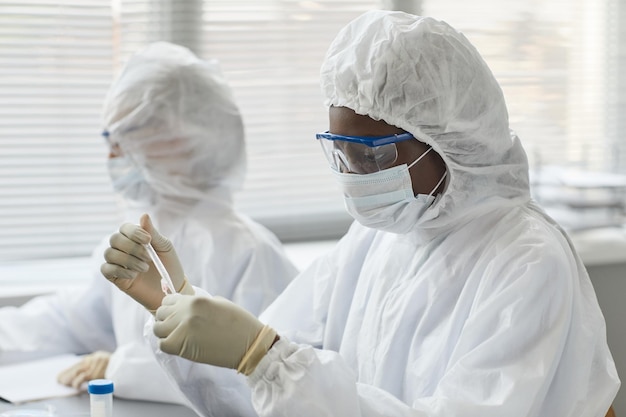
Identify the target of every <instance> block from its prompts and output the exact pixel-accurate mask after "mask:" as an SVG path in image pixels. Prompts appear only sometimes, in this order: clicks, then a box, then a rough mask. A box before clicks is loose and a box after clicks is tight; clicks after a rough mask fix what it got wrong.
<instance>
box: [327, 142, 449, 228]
mask: <svg viewBox="0 0 626 417" xmlns="http://www.w3.org/2000/svg"><path fill="white" fill-rule="evenodd" d="M431 150H432V148H428V150H427V151H426V152H424V153H423V154H422V155H420V157H419V158H417V159H416V160H415V161H413V162H412V163H411V164H410V165H407V164H403V165H398V166H394V167H391V168H387V169H384V170H381V171H378V172H373V173H370V174H347V173H342V172H337V171H333V173H334V175H335V178H336V179H337V182H338V183H339V186H340V188H341V190H342V192H343V195H344V202H345V206H346V209H347V210H348V213H349V214H350V215H351V216H352V217H353V218H354V219H355V220H356V221H358V222H359V223H361V224H362V225H363V226H366V227H371V228H373V229H378V230H383V231H386V232H392V233H408V232H410V231H411V230H412V229H413V228H414V227H415V226H416V225H417V224H418V223H419V219H420V218H421V217H422V215H423V214H424V212H425V211H426V210H427V209H428V207H430V206H431V205H432V203H433V202H434V201H435V196H433V193H434V192H435V190H436V189H437V188H438V187H439V185H440V184H441V183H442V182H443V180H444V179H445V177H446V174H447V172H446V173H444V174H443V176H442V177H441V179H440V180H439V182H438V183H437V185H435V187H434V188H433V189H432V191H431V192H430V193H429V194H417V195H414V194H413V185H412V183H411V175H410V174H409V168H411V167H412V166H413V165H415V164H416V163H417V162H419V161H420V160H421V159H422V158H423V157H424V156H425V155H426V154H427V153H428V152H430V151H431Z"/></svg>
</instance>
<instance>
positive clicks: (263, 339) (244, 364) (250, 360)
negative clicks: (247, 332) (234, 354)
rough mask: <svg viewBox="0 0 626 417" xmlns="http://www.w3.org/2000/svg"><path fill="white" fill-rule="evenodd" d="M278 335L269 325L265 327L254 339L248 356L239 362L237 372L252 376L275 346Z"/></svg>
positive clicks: (247, 353)
mask: <svg viewBox="0 0 626 417" xmlns="http://www.w3.org/2000/svg"><path fill="white" fill-rule="evenodd" d="M276 335H277V333H276V330H274V329H272V328H271V327H270V326H267V325H265V326H263V328H262V329H261V331H260V332H259V334H258V335H257V337H256V339H254V342H252V344H251V345H250V347H249V348H248V351H247V352H246V354H245V355H243V358H241V362H239V365H238V366H237V372H238V373H241V374H244V375H246V376H248V375H250V374H251V373H252V372H253V371H254V370H255V369H256V366H257V365H258V364H259V362H261V359H263V357H264V356H265V354H266V353H267V351H268V350H269V349H270V347H272V345H273V344H274V341H275V339H276Z"/></svg>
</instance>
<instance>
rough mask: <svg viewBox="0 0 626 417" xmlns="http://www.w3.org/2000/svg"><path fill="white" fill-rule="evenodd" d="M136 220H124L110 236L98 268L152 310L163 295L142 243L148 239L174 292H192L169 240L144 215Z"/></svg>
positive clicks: (159, 303) (107, 277)
mask: <svg viewBox="0 0 626 417" xmlns="http://www.w3.org/2000/svg"><path fill="white" fill-rule="evenodd" d="M139 223H140V226H138V225H135V224H131V223H124V224H123V225H122V226H121V227H120V231H119V232H118V233H114V234H113V235H112V236H111V239H110V240H109V242H110V244H111V247H110V248H107V250H106V251H105V252H104V259H105V260H106V263H104V264H102V266H101V267H100V271H101V272H102V275H104V276H105V277H106V279H108V280H109V281H111V282H112V283H113V284H115V285H116V286H117V287H118V288H119V289H120V290H122V291H124V292H125V293H126V294H128V295H130V296H131V297H132V298H134V299H135V300H136V301H138V302H139V303H141V304H142V305H143V306H144V307H145V308H147V309H148V310H149V311H151V312H154V311H155V310H156V309H157V308H158V307H159V306H160V305H161V300H162V299H163V297H164V295H165V294H163V291H162V289H161V276H160V275H159V272H158V271H157V269H156V267H155V266H154V264H153V263H152V261H151V260H150V256H149V255H148V252H147V251H146V248H145V247H144V246H143V245H144V244H147V243H150V242H152V247H153V248H154V250H155V251H156V253H157V255H158V256H159V259H161V262H163V265H164V266H165V269H167V272H168V273H169V275H170V277H171V279H172V282H173V284H174V287H175V288H176V290H177V291H178V292H181V293H183V294H193V293H194V291H193V287H192V286H191V285H189V284H188V283H187V279H186V278H185V273H184V271H183V267H182V265H181V264H180V261H179V260H178V256H177V255H176V251H175V250H174V247H173V246H172V242H170V241H169V239H167V238H166V237H164V236H162V235H161V234H159V232H158V231H157V230H156V229H155V228H154V226H153V225H152V222H151V220H150V216H148V215H147V214H144V215H142V216H141V219H140V221H139Z"/></svg>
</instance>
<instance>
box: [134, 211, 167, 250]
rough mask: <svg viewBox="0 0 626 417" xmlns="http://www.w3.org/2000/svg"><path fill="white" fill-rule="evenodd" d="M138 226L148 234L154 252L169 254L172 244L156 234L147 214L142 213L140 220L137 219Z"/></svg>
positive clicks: (156, 231)
mask: <svg viewBox="0 0 626 417" xmlns="http://www.w3.org/2000/svg"><path fill="white" fill-rule="evenodd" d="M139 224H140V225H141V227H142V228H143V229H144V230H145V231H146V232H148V233H149V234H150V237H151V240H150V242H151V243H152V247H153V248H154V250H155V251H157V252H169V251H170V250H172V248H173V246H172V242H170V240H169V239H168V238H166V237H164V236H163V235H161V234H160V233H159V232H158V230H157V229H156V228H155V227H154V225H153V224H152V219H150V216H149V215H148V214H146V213H144V214H143V215H142V216H141V218H140V219H139Z"/></svg>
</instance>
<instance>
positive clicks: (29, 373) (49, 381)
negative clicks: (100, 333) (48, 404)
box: [0, 355, 81, 404]
mask: <svg viewBox="0 0 626 417" xmlns="http://www.w3.org/2000/svg"><path fill="white" fill-rule="evenodd" d="M80 359H81V357H80V356H76V355H58V356H52V357H49V358H44V359H37V360H33V361H28V362H20V363H17V364H13V365H0V398H2V399H4V400H6V401H9V402H11V403H13V404H20V403H23V402H27V401H35V400H43V399H46V398H54V397H67V396H70V395H76V394H78V393H79V392H80V391H79V390H76V389H74V388H69V387H66V386H65V385H61V384H59V383H58V382H57V375H58V374H59V372H61V371H62V370H64V369H67V368H69V367H70V366H72V365H74V364H75V363H77V362H78V361H79V360H80Z"/></svg>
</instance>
